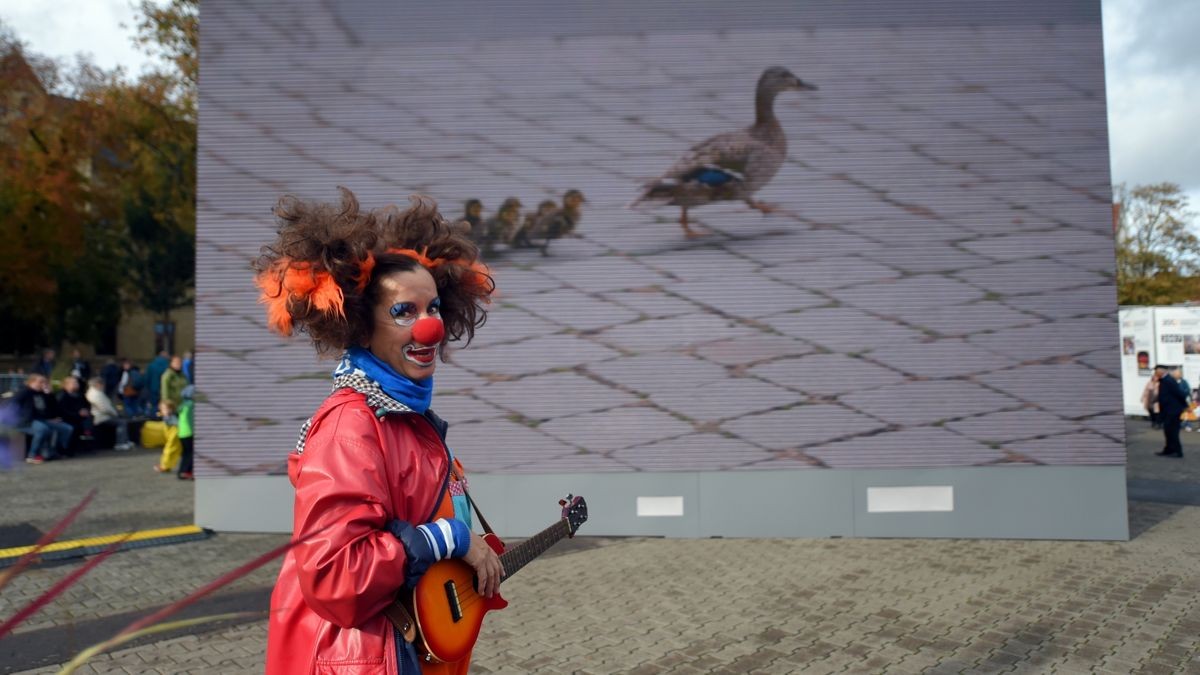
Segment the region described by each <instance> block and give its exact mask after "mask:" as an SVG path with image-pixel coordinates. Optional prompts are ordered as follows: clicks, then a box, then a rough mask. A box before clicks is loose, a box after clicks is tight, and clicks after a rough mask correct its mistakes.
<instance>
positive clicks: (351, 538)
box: [266, 389, 465, 675]
mask: <svg viewBox="0 0 1200 675" xmlns="http://www.w3.org/2000/svg"><path fill="white" fill-rule="evenodd" d="M379 412H380V413H383V414H380V415H379V416H378V417H377V416H376V414H375V411H373V410H372V409H371V408H370V407H368V404H367V400H366V397H365V396H364V394H362V393H359V392H356V391H354V390H353V389H339V390H337V391H335V392H334V393H333V394H331V395H330V396H329V398H328V399H326V400H325V402H324V404H322V405H321V407H320V409H318V410H317V412H316V414H314V415H313V417H312V420H311V421H310V425H309V426H308V429H307V436H306V437H304V438H303V439H302V442H301V444H300V446H299V447H298V451H297V452H294V453H292V455H291V456H289V458H288V477H289V478H290V479H291V481H292V485H293V486H294V487H295V489H296V504H295V512H294V529H293V536H294V537H295V538H297V539H304V541H303V543H301V544H299V545H297V546H296V547H295V548H293V549H292V550H291V551H289V552H288V553H287V555H286V557H285V558H284V561H283V569H282V570H280V572H279V579H278V581H276V583H275V590H274V592H273V593H272V594H271V616H270V620H269V624H268V631H267V669H266V672H267V673H268V675H302V674H304V673H314V674H315V673H338V674H339V675H354V674H364V675H365V674H368V673H369V674H370V675H394V674H395V673H397V672H398V666H397V662H396V643H395V631H394V630H393V628H392V625H391V623H389V622H388V620H387V619H386V618H385V617H384V616H383V614H381V613H380V612H381V611H382V610H383V609H384V608H385V607H386V606H387V605H388V604H389V603H390V602H391V601H392V599H393V598H394V597H395V595H396V591H397V590H398V589H399V588H400V587H401V586H402V585H403V583H404V576H405V575H404V566H405V553H404V547H403V546H402V545H401V544H400V542H399V541H398V540H397V539H396V538H395V537H394V536H392V535H391V534H390V533H389V532H388V531H387V529H386V527H387V524H388V522H389V521H391V520H393V519H400V520H404V521H407V522H409V523H412V524H413V525H418V524H421V523H425V522H428V521H429V520H431V519H432V518H431V516H432V514H433V513H434V511H435V510H436V509H437V508H438V505H439V502H440V500H441V498H442V496H443V495H444V494H445V486H446V480H447V476H448V468H449V467H448V459H449V458H448V453H447V451H446V448H445V445H444V444H443V443H442V440H441V438H440V436H439V435H438V432H437V431H436V430H435V429H434V427H433V425H432V424H431V423H430V422H429V421H428V420H426V419H425V418H424V417H422V416H421V415H418V414H416V413H412V412H409V413H396V412H386V413H385V411H383V410H379ZM463 665H464V666H465V664H463Z"/></svg>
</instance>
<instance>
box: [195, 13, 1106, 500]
mask: <svg viewBox="0 0 1200 675" xmlns="http://www.w3.org/2000/svg"><path fill="white" fill-rule="evenodd" d="M202 27H203V31H202V39H201V54H200V57H201V74H200V83H201V87H200V111H201V112H200V128H199V134H200V152H199V200H200V201H199V226H198V234H197V243H198V249H199V250H198V261H199V264H198V272H197V286H198V294H197V320H198V343H199V344H198V352H199V354H198V375H197V381H198V385H199V390H200V393H201V404H200V405H199V407H198V413H197V428H198V429H199V434H198V435H199V436H200V441H199V442H198V443H197V444H196V448H197V459H196V465H197V471H198V472H199V473H201V474H202V475H209V476H213V475H244V474H251V475H252V474H274V473H280V472H282V471H284V470H285V469H284V466H285V461H286V456H287V454H288V452H289V451H290V450H291V448H292V446H293V445H294V443H295V440H296V437H297V433H298V431H299V429H300V427H301V425H302V424H303V423H304V421H305V419H306V418H307V417H308V416H309V415H310V414H312V412H313V411H314V410H315V409H316V407H317V406H318V405H319V403H320V402H321V400H322V399H323V398H324V397H325V396H326V395H327V394H328V393H329V389H330V384H331V378H330V372H331V370H332V368H333V366H334V364H333V363H332V362H330V361H319V360H317V358H316V357H315V355H314V351H313V349H312V348H311V346H310V345H309V344H308V343H307V341H306V340H305V339H304V337H303V336H299V337H297V338H293V339H290V340H285V339H282V338H280V337H278V336H276V335H274V334H271V333H269V332H268V331H267V329H266V326H265V315H264V311H263V308H262V307H261V306H260V305H258V304H256V299H257V290H256V289H255V288H254V285H253V282H252V272H251V269H250V264H251V261H252V260H253V259H254V257H255V256H256V255H257V254H258V252H259V247H260V246H262V245H263V244H266V243H267V242H269V241H270V240H271V238H272V237H273V235H274V228H275V223H274V221H273V217H272V213H271V209H272V207H273V205H274V204H275V202H276V201H277V200H278V198H279V197H280V196H281V195H284V194H292V195H296V196H298V197H301V198H304V199H316V200H326V201H334V200H336V199H337V198H338V192H337V190H336V186H338V185H343V186H346V187H347V188H349V189H351V190H353V191H354V192H355V194H356V195H357V196H358V198H359V200H360V201H361V202H362V203H363V205H364V206H367V207H383V206H385V205H387V204H390V203H396V204H400V205H402V206H403V205H404V204H406V200H407V198H408V196H409V195H410V194H414V193H420V194H426V195H430V196H432V197H433V198H435V199H436V200H437V201H438V203H439V205H440V208H441V210H442V212H443V213H444V214H446V215H447V216H448V217H451V218H455V219H458V218H462V217H463V216H464V214H465V209H466V204H467V203H468V202H469V201H470V200H478V201H479V202H480V204H481V206H482V215H481V220H482V221H483V222H482V223H481V224H480V225H479V226H478V231H479V232H480V237H481V240H483V239H486V240H487V241H483V244H484V245H485V246H486V247H487V249H488V250H487V253H486V259H487V262H488V264H489V265H490V266H491V269H492V271H493V273H494V276H495V280H496V284H497V287H498V291H499V294H498V297H497V298H496V301H495V303H494V304H493V305H492V307H491V312H490V315H489V318H488V321H487V323H486V325H485V326H484V327H483V328H481V329H480V330H479V332H478V334H477V337H476V339H475V341H474V342H472V343H471V344H470V345H469V346H467V347H466V348H460V349H455V350H453V351H452V353H451V354H450V362H449V363H445V364H441V365H439V366H438V369H437V374H436V377H435V382H436V387H435V388H436V395H435V398H434V404H433V408H434V410H436V411H437V412H438V414H439V415H441V416H442V417H443V418H445V419H447V420H448V421H450V422H451V429H450V435H449V439H448V440H449V444H450V445H451V447H452V448H453V449H454V451H455V452H456V453H457V455H458V456H459V457H461V458H462V460H463V461H464V463H465V464H466V465H467V466H468V468H470V469H471V470H473V471H475V472H498V473H523V474H528V473H593V472H637V471H743V470H746V471H763V470H773V471H777V470H788V469H811V470H814V471H820V470H823V469H828V468H834V469H839V468H914V467H963V466H993V465H995V466H1012V465H1106V464H1107V465H1120V464H1123V463H1124V446H1123V441H1124V439H1123V430H1122V423H1121V409H1122V396H1121V383H1120V380H1119V375H1120V368H1121V364H1120V355H1119V354H1120V352H1119V347H1118V344H1119V340H1118V331H1117V325H1116V319H1115V313H1116V305H1115V292H1114V286H1113V248H1112V219H1111V208H1110V199H1111V194H1110V185H1109V172H1108V167H1109V159H1108V143H1107V127H1106V116H1105V88H1104V77H1103V55H1102V49H1101V27H1100V7H1099V2H1098V1H1096V0H1092V1H1087V2H1055V3H1044V2H1035V1H1026V2H1002V3H996V2H960V1H953V0H948V1H946V2H928V1H926V2H903V3H892V2H869V3H868V2H808V3H799V2H791V1H787V0H781V1H779V2H762V1H753V2H737V3H730V2H692V3H673V2H671V3H668V2H628V1H624V2H596V3H570V2H554V1H552V0H544V1H527V2H517V3H487V2H437V3H395V2H362V1H355V2H315V1H308V2H304V1H300V0H290V1H288V2H276V3H266V2H257V3H244V2H235V1H233V0H206V1H205V3H204V7H203V14H202ZM718 134H728V135H726V136H722V137H720V138H717V139H716V140H715V141H713V142H708V139H711V138H713V137H714V136H716V135H718ZM571 190H575V191H578V194H579V195H580V196H581V197H582V199H581V200H578V199H572V200H570V201H571V204H570V205H568V207H569V208H568V207H564V206H563V203H564V198H565V197H566V196H567V193H568V191H571ZM509 198H516V200H518V201H519V203H520V205H519V206H517V207H515V210H513V209H509V210H507V211H506V212H505V213H504V214H503V216H504V217H503V218H501V219H500V220H492V218H493V217H495V216H498V215H499V214H500V211H501V210H502V209H501V206H502V204H504V202H505V201H506V200H508V199H509ZM545 201H549V202H551V204H549V205H548V206H546V207H545V208H546V209H547V211H546V213H545V214H543V217H539V216H538V215H537V210H538V208H539V206H540V205H541V203H542V202H545ZM682 205H686V207H687V208H686V227H685V226H684V223H683V222H681V221H682V220H683V217H684V216H685V213H684V212H685V208H684V207H683V206H682ZM555 214H558V215H559V216H563V217H561V218H558V219H557V220H555V219H554V218H548V217H547V216H554V215H555ZM505 218H507V219H509V220H505ZM489 221H490V223H491V224H490V225H489ZM554 223H558V225H554ZM563 223H566V224H567V225H566V226H564V225H563ZM526 224H528V227H526Z"/></svg>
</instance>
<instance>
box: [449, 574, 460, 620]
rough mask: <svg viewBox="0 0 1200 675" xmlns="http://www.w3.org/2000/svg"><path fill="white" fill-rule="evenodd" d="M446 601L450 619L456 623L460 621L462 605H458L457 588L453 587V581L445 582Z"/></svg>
mask: <svg viewBox="0 0 1200 675" xmlns="http://www.w3.org/2000/svg"><path fill="white" fill-rule="evenodd" d="M445 588H446V601H447V602H449V603H450V617H451V618H452V619H454V622H455V623H458V621H459V620H460V619H462V605H460V604H458V586H455V585H454V580H453V579H451V580H449V581H447V582H446V584H445Z"/></svg>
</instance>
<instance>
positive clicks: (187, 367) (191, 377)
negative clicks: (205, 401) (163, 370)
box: [183, 352, 196, 384]
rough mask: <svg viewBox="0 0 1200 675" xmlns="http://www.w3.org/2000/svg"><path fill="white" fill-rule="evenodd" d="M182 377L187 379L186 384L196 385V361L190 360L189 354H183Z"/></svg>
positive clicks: (190, 354) (190, 355)
mask: <svg viewBox="0 0 1200 675" xmlns="http://www.w3.org/2000/svg"><path fill="white" fill-rule="evenodd" d="M183 375H184V377H186V378H187V381H188V384H196V361H195V359H193V358H192V353H191V352H184V353H183Z"/></svg>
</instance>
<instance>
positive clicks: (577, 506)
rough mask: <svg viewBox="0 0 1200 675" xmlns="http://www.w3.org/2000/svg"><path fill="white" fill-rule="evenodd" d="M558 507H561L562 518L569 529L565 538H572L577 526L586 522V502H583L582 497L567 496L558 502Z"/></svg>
mask: <svg viewBox="0 0 1200 675" xmlns="http://www.w3.org/2000/svg"><path fill="white" fill-rule="evenodd" d="M558 505H559V506H561V507H563V510H562V517H563V520H565V521H567V527H569V528H570V532H569V533H568V534H567V536H568V537H574V536H575V531H576V530H578V529H579V526H580V525H583V524H584V523H586V522H587V502H585V501H584V500H583V497H575V496H572V495H567V498H566V499H560V500H558Z"/></svg>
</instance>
